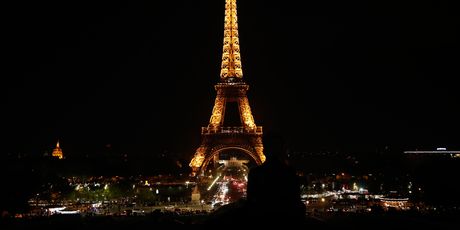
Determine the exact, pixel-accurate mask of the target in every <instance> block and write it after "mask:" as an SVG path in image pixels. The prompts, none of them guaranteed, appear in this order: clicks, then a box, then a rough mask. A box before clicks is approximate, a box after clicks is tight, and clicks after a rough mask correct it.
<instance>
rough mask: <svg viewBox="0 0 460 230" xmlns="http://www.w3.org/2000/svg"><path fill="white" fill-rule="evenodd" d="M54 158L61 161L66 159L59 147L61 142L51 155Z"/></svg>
mask: <svg viewBox="0 0 460 230" xmlns="http://www.w3.org/2000/svg"><path fill="white" fill-rule="evenodd" d="M51 155H52V156H53V157H57V158H59V159H63V158H64V153H62V149H61V147H59V141H58V142H57V144H56V148H54V149H53V153H52V154H51Z"/></svg>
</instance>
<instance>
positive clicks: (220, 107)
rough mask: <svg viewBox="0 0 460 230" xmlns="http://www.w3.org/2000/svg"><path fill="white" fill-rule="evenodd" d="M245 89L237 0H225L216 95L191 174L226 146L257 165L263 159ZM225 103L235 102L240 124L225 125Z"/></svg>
mask: <svg viewBox="0 0 460 230" xmlns="http://www.w3.org/2000/svg"><path fill="white" fill-rule="evenodd" d="M248 89H249V85H247V84H246V83H245V82H244V81H243V71H242V66H241V55H240V44H239V38H238V20H237V13H236V0H226V1H225V24H224V44H223V52H222V65H221V71H220V82H219V83H217V85H215V90H216V91H217V96H216V100H215V103H214V108H213V110H212V114H211V119H210V120H209V125H208V126H207V127H202V128H201V137H202V141H201V144H200V146H199V147H198V149H197V150H196V152H195V155H194V157H193V159H192V160H191V162H190V164H189V165H190V167H192V169H193V173H194V174H197V173H200V174H203V173H204V170H205V169H206V167H207V165H208V163H209V162H210V161H211V159H213V157H214V156H215V155H216V154H219V153H220V152H221V151H224V150H227V149H235V150H239V151H240V152H243V153H246V154H247V155H249V156H250V157H252V159H254V161H255V162H256V163H257V164H262V163H263V162H264V161H265V155H264V154H263V145H262V127H261V126H257V125H256V124H255V122H254V117H253V116H252V112H251V107H250V106H249V101H248V97H247V94H246V92H247V91H248ZM227 103H236V104H237V105H238V112H239V118H240V122H241V124H240V126H232V127H225V126H224V120H225V110H226V107H227Z"/></svg>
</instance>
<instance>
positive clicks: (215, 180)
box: [208, 175, 220, 191]
mask: <svg viewBox="0 0 460 230" xmlns="http://www.w3.org/2000/svg"><path fill="white" fill-rule="evenodd" d="M219 177H220V175H219V176H217V177H216V179H214V181H213V182H212V183H211V185H209V187H208V191H209V190H211V188H212V186H213V185H214V184H215V183H216V182H217V180H218V179H219Z"/></svg>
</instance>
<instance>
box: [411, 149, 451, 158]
mask: <svg viewBox="0 0 460 230" xmlns="http://www.w3.org/2000/svg"><path fill="white" fill-rule="evenodd" d="M404 154H407V155H413V156H450V157H452V158H459V157H460V151H452V150H447V148H436V150H428V151H419V150H416V151H404Z"/></svg>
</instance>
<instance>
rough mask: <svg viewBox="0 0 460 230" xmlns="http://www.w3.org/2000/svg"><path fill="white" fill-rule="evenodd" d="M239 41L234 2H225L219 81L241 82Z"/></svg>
mask: <svg viewBox="0 0 460 230" xmlns="http://www.w3.org/2000/svg"><path fill="white" fill-rule="evenodd" d="M242 78H243V70H242V67H241V55H240V41H239V38H238V17H237V15H236V0H225V24H224V48H223V52H222V65H221V70H220V79H221V81H223V82H228V81H233V80H235V79H237V80H241V79H242Z"/></svg>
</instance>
